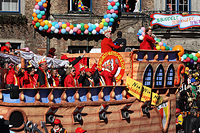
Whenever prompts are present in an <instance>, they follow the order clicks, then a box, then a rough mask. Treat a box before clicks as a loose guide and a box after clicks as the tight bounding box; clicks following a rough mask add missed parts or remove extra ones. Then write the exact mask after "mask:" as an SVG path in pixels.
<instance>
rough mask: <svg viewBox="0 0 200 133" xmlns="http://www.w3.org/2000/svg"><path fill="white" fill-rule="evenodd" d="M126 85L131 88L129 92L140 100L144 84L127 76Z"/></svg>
mask: <svg viewBox="0 0 200 133" xmlns="http://www.w3.org/2000/svg"><path fill="white" fill-rule="evenodd" d="M126 85H127V86H128V89H129V91H128V92H129V93H130V94H132V95H133V96H134V97H136V98H137V99H139V100H140V96H141V93H142V86H143V84H142V83H140V82H138V81H136V80H134V79H132V78H130V77H127V79H126Z"/></svg>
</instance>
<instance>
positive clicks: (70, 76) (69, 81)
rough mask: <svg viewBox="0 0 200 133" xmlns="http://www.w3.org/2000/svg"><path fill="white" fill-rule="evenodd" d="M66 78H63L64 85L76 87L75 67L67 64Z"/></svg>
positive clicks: (77, 84)
mask: <svg viewBox="0 0 200 133" xmlns="http://www.w3.org/2000/svg"><path fill="white" fill-rule="evenodd" d="M66 75H67V76H66V78H65V80H64V87H78V86H79V83H78V81H77V80H76V79H75V76H76V69H75V67H72V66H69V67H68V68H67V70H66Z"/></svg>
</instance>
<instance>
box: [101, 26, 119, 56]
mask: <svg viewBox="0 0 200 133" xmlns="http://www.w3.org/2000/svg"><path fill="white" fill-rule="evenodd" d="M103 34H104V35H105V37H104V39H103V40H102V41H101V53H105V52H108V51H113V49H121V47H123V45H121V44H120V46H118V45H115V44H114V43H113V41H112V39H111V27H109V28H108V29H106V30H104V31H103Z"/></svg>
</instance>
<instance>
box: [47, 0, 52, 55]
mask: <svg viewBox="0 0 200 133" xmlns="http://www.w3.org/2000/svg"><path fill="white" fill-rule="evenodd" d="M47 1H48V3H47V15H46V20H49V17H50V8H51V4H50V0H47ZM46 48H47V49H46V55H47V56H48V52H49V49H50V33H47V46H46Z"/></svg>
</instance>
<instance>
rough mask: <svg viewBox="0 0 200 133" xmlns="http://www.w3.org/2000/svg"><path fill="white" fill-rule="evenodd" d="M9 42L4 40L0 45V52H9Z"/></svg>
mask: <svg viewBox="0 0 200 133" xmlns="http://www.w3.org/2000/svg"><path fill="white" fill-rule="evenodd" d="M10 48H11V44H10V42H6V43H5V46H2V47H1V52H4V53H10Z"/></svg>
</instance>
